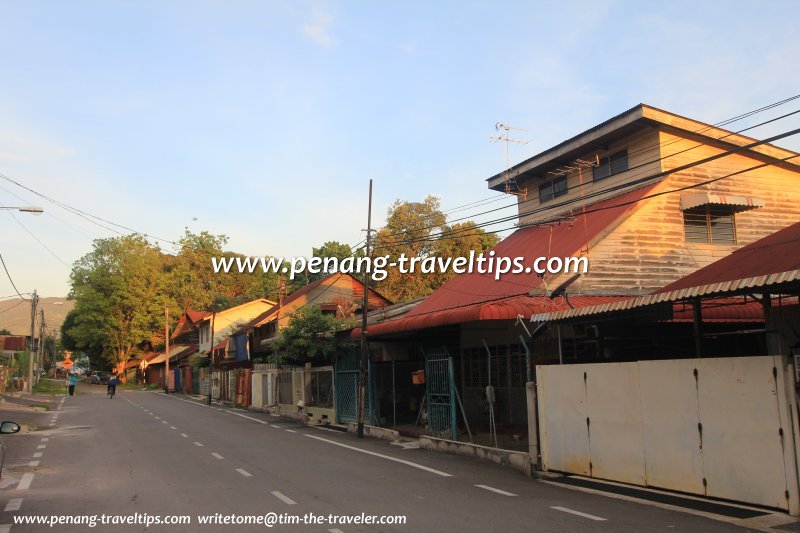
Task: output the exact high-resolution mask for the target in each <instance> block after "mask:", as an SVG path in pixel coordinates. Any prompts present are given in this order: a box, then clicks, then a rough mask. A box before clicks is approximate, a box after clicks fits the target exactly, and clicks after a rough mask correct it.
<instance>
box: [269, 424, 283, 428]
mask: <svg viewBox="0 0 800 533" xmlns="http://www.w3.org/2000/svg"><path fill="white" fill-rule="evenodd" d="M270 427H273V428H275V429H281V427H280V426H277V425H275V424H270Z"/></svg>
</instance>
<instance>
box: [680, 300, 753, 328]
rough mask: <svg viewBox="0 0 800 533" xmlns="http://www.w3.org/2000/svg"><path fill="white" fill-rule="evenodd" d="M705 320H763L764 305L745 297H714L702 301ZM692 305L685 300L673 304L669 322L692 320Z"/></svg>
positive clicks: (726, 321)
mask: <svg viewBox="0 0 800 533" xmlns="http://www.w3.org/2000/svg"><path fill="white" fill-rule="evenodd" d="M702 306H703V309H702V316H703V322H721V323H730V322H763V321H764V306H763V305H761V303H760V302H757V301H755V300H747V301H745V300H744V298H712V299H710V300H703V301H702ZM692 321H694V317H693V315H692V306H691V305H690V304H687V303H684V302H675V303H674V304H673V305H672V320H668V322H692Z"/></svg>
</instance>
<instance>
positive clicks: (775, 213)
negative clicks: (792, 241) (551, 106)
mask: <svg viewBox="0 0 800 533" xmlns="http://www.w3.org/2000/svg"><path fill="white" fill-rule="evenodd" d="M688 137H689V136H688V135H687V136H682V135H680V134H678V133H673V132H667V131H663V130H662V131H657V132H655V133H654V132H652V131H648V132H645V133H643V134H639V135H637V136H635V137H633V138H631V139H630V141H629V143H628V144H627V145H626V146H628V149H629V151H631V152H633V151H636V152H639V155H638V156H637V157H641V158H642V159H644V160H649V161H652V160H654V159H657V158H658V157H664V159H663V160H662V161H661V162H660V163H659V162H656V163H655V165H656V168H652V166H648V167H647V168H646V169H644V168H643V169H637V170H632V171H629V172H625V173H622V174H621V175H620V176H619V177H617V178H616V179H617V180H619V181H629V180H633V179H636V178H638V177H642V176H645V175H650V174H653V173H655V172H658V171H660V170H662V169H663V170H668V169H672V168H676V167H679V166H681V165H685V164H687V163H691V162H694V161H697V160H700V159H703V158H706V157H708V156H711V155H714V154H718V153H721V152H723V151H724V149H723V148H719V147H715V146H711V145H709V144H700V143H698V141H697V140H692V139H690V138H688ZM648 143H649V146H648ZM698 144H700V146H699V147H697V146H698ZM687 148H692V149H691V150H689V151H686V152H684V153H679V152H681V151H683V150H686V149H687ZM617 149H619V148H618V147H616V146H615V147H612V149H611V150H610V152H611V153H613V152H614V151H615V150H617ZM656 154H660V156H659V155H656ZM673 154H676V155H673ZM602 156H603V154H601V157H602ZM784 157H785V156H784ZM795 162H796V161H795ZM762 163H763V157H759V158H758V159H757V158H755V157H749V156H745V155H738V154H737V155H731V156H726V157H724V158H721V159H718V160H715V161H712V162H710V163H707V164H704V165H702V166H697V167H694V168H691V169H688V170H684V171H681V172H678V173H675V174H671V175H669V176H667V177H666V178H665V179H664V180H663V181H662V182H661V183H660V184H659V185H658V186H657V187H656V189H655V190H654V191H652V193H651V194H654V193H658V192H661V191H667V190H673V189H677V188H680V187H686V186H690V185H695V184H697V183H700V182H702V181H705V180H708V179H711V178H715V177H720V176H723V175H726V174H730V173H732V172H736V171H739V170H742V169H745V168H749V167H753V166H756V165H759V164H762ZM637 164H638V163H637V162H636V159H635V158H634V157H631V159H630V162H629V167H634V166H636V165H637ZM589 173H590V176H591V170H590V171H589ZM571 178H572V176H570V179H571ZM611 179H614V178H609V179H608V180H603V181H602V182H601V183H600V184H599V185H598V186H602V187H604V188H605V187H606V186H607V185H611V184H612V182H611ZM590 190H591V189H587V188H585V189H584V191H585V193H588V192H589V191H590ZM576 192H577V190H576ZM623 192H624V191H623ZM687 192H713V193H718V194H731V195H739V196H752V197H756V198H759V199H761V200H763V201H764V207H762V208H757V209H752V210H749V211H745V212H741V213H737V214H736V215H735V220H736V238H737V243H736V245H735V246H732V245H719V244H701V243H691V242H686V239H685V236H684V227H683V212H682V211H681V209H680V198H681V193H680V192H675V193H670V194H665V195H662V196H659V197H656V198H652V199H649V200H645V201H643V202H641V203H640V204H639V205H638V206H637V207H636V209H635V210H634V211H633V212H632V214H631V215H630V216H629V217H628V218H627V219H625V220H624V221H622V222H621V223H620V224H619V225H618V226H617V227H616V228H611V229H610V231H609V232H608V233H607V234H606V235H601V236H600V237H599V238H598V239H596V242H593V243H590V246H589V252H588V257H589V261H590V267H589V272H588V273H586V274H584V275H583V276H581V278H579V279H578V280H577V281H576V282H575V283H573V284H572V285H571V287H570V292H571V293H574V294H619V295H628V294H630V295H638V294H646V293H650V292H652V291H654V290H656V289H658V288H660V287H662V286H664V285H667V284H669V283H671V282H673V281H675V280H677V279H679V278H681V277H683V276H685V275H687V274H690V273H691V272H694V271H695V270H697V269H698V268H701V267H703V266H705V265H707V264H709V263H711V262H713V261H716V260H717V259H720V258H722V257H724V256H726V255H728V254H730V253H731V252H732V251H733V250H735V249H736V248H739V247H741V246H744V245H746V244H749V243H751V242H753V241H755V240H757V239H760V238H762V237H765V236H767V235H769V234H771V233H773V232H775V231H777V230H779V229H781V228H784V227H786V226H788V225H790V224H792V223H795V222H797V221H798V220H800V173H798V172H796V171H794V170H789V169H785V168H779V167H777V166H768V167H765V168H762V169H759V170H755V171H750V172H747V173H744V174H741V175H737V176H734V177H730V178H725V179H723V180H721V181H718V182H715V183H712V184H709V185H705V186H702V187H700V188H697V189H692V190H690V191H687ZM574 194H575V192H572V193H571V194H570V198H571V197H572V196H573V195H574ZM615 194H620V192H617V193H615ZM529 196H536V198H529V200H528V201H527V203H531V202H532V201H535V202H536V203H537V204H538V186H537V191H536V194H530V195H529ZM563 198H566V197H562V199H563ZM595 201H596V199H593V200H592V203H594V202H595ZM521 205H522V203H521ZM578 208H579V207H578ZM553 214H555V213H551V214H550V215H549V216H552V215H553ZM541 218H547V216H545V214H544V213H542V214H541V215H540V214H537V215H535V216H530V217H526V219H525V220H526V221H527V222H531V221H534V220H536V219H541ZM580 255H585V254H580ZM567 278H568V276H567V275H565V274H560V275H554V276H548V279H547V286H548V287H550V288H551V289H552V288H554V287H556V286H558V285H559V284H560V283H562V282H563V281H565V280H566V279H567Z"/></svg>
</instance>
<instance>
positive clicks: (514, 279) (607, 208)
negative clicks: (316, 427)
mask: <svg viewBox="0 0 800 533" xmlns="http://www.w3.org/2000/svg"><path fill="white" fill-rule="evenodd" d="M655 186H656V184H653V185H650V186H647V187H642V188H640V189H637V190H635V191H631V192H628V193H626V194H623V195H620V196H615V197H614V198H610V199H608V200H605V201H603V202H599V203H597V204H594V205H592V206H590V207H589V208H587V211H594V212H590V213H588V214H586V215H577V216H575V218H574V219H573V220H572V222H563V223H561V224H558V225H554V226H551V225H547V226H532V227H528V228H523V229H520V230H517V231H515V232H514V233H512V234H511V235H509V236H508V237H507V238H505V239H504V240H503V241H502V242H500V244H498V245H497V246H496V247H495V248H494V252H495V257H510V258H514V257H524V258H525V264H526V265H532V264H533V261H534V260H535V259H536V258H538V257H542V256H545V257H569V256H572V255H575V254H576V253H578V252H580V250H581V248H582V247H584V246H586V243H587V241H588V242H591V241H592V240H593V239H595V238H596V237H598V236H599V235H600V234H601V233H603V232H605V231H607V230H609V229H610V228H611V226H612V225H613V224H614V223H615V222H617V220H619V219H620V218H621V217H622V216H623V215H624V214H625V213H626V212H627V211H629V210H630V209H631V208H632V206H633V205H635V204H631V205H622V206H620V207H614V206H617V205H619V204H626V203H628V202H635V201H636V200H639V199H641V198H642V197H643V196H645V195H646V194H647V193H649V192H650V191H651V190H652V189H653V188H654V187H655ZM541 283H542V278H540V277H539V276H538V275H537V274H536V273H535V272H531V273H529V274H526V273H520V274H510V273H509V274H505V275H503V276H502V277H501V279H499V280H495V279H494V274H479V273H477V272H475V273H472V274H459V275H457V276H455V277H454V278H452V279H450V280H449V281H448V282H447V283H445V284H444V285H442V286H441V287H439V288H438V289H437V290H436V291H434V292H433V293H432V294H431V295H430V296H428V297H427V298H426V299H425V300H424V301H423V302H422V303H420V304H419V305H418V306H416V307H415V308H414V309H412V310H411V311H409V313H408V314H407V315H406V316H405V317H404V318H402V319H400V320H397V321H393V322H396V323H395V325H394V326H393V327H394V328H396V329H395V331H403V330H406V329H421V328H429V327H435V326H442V325H447V324H455V323H458V322H464V321H467V320H492V319H495V318H496V317H495V316H494V315H495V314H500V315H502V316H503V317H504V318H508V315H509V312H506V310H505V309H506V306H507V305H508V304H501V303H496V304H494V305H492V306H489V307H486V308H485V309H484V307H483V306H482V305H479V306H478V307H475V306H476V305H477V304H483V303H486V302H493V301H494V302H499V301H500V300H504V299H507V298H511V297H513V296H520V295H526V294H528V293H529V292H530V291H531V290H532V289H533V288H535V287H536V286H538V285H539V284H541ZM514 302H515V303H514V304H511V305H512V306H513V305H516V303H519V302H520V300H514ZM598 303H602V302H598ZM524 305H525V307H526V308H525V310H524V311H520V314H528V316H530V306H528V305H527V303H525V304H524ZM460 308H465V309H463V310H460ZM511 315H512V316H511V318H515V317H516V316H517V312H516V311H514V312H513V313H511ZM391 323H392V322H386V323H384V324H382V325H381V326H382V328H384V329H387V330H388V328H390V327H392V326H389V324H391ZM372 329H373V328H372V327H370V335H372Z"/></svg>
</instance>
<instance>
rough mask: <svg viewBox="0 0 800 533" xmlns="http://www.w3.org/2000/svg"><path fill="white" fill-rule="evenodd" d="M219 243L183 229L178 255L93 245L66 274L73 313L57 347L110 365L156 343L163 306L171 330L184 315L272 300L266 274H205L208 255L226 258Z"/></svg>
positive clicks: (121, 244)
mask: <svg viewBox="0 0 800 533" xmlns="http://www.w3.org/2000/svg"><path fill="white" fill-rule="evenodd" d="M226 243H227V237H225V236H224V235H212V234H210V233H208V232H205V231H204V232H201V233H199V234H194V233H191V232H189V231H188V230H187V231H186V232H185V234H184V236H183V238H182V239H181V240H180V241H179V242H178V247H179V249H178V253H177V254H175V255H168V254H165V253H163V252H162V251H161V250H160V249H159V248H158V247H157V246H155V245H153V244H152V243H150V242H148V241H147V240H146V239H145V238H144V237H142V236H139V235H128V236H123V237H116V238H109V239H99V240H96V241H95V242H94V248H93V250H92V251H91V252H89V253H88V254H86V255H85V256H83V257H82V258H81V259H80V260H78V261H77V262H76V263H75V265H74V266H73V269H72V272H71V274H70V283H71V291H70V298H72V299H74V300H75V308H74V309H73V310H72V311H70V313H68V314H67V316H66V319H65V321H64V324H63V326H62V342H63V345H64V347H65V348H66V349H68V350H75V351H81V352H84V353H86V354H87V355H88V356H89V357H90V358H91V359H92V363H93V364H94V365H96V366H100V361H101V360H103V359H105V360H106V361H107V362H108V364H110V365H111V366H112V367H113V366H114V365H117V364H119V363H120V362H123V361H127V360H128V359H129V358H130V357H131V356H132V355H133V354H134V352H135V351H136V350H137V347H138V346H139V345H140V344H141V343H143V342H145V341H150V342H151V343H152V344H154V345H161V344H163V343H164V306H165V305H166V306H168V307H169V309H170V310H171V313H170V318H171V319H172V325H174V324H175V323H176V322H177V321H178V320H179V319H180V312H181V311H182V310H184V309H195V310H202V309H206V310H209V309H212V308H214V309H224V308H227V307H231V306H233V305H236V304H238V303H241V302H244V301H248V300H253V299H256V298H263V297H266V298H269V297H270V296H271V297H272V298H273V299H274V298H275V297H276V295H277V277H276V276H275V275H274V274H272V275H270V274H263V273H261V272H258V273H254V274H247V273H241V274H240V273H234V272H230V273H226V274H218V273H215V272H214V271H213V268H212V264H211V258H212V257H223V256H230V255H232V254H231V253H230V252H226V251H224V250H223V246H225V244H226Z"/></svg>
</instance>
